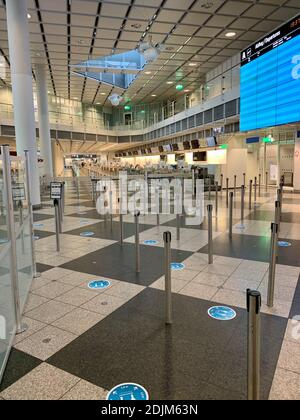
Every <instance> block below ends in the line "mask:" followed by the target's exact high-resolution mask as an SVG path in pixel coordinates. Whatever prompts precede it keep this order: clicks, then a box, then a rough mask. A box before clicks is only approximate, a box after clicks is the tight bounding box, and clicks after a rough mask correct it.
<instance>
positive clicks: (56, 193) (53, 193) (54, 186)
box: [50, 182, 63, 200]
mask: <svg viewBox="0 0 300 420" xmlns="http://www.w3.org/2000/svg"><path fill="white" fill-rule="evenodd" d="M62 187H63V184H62V183H61V182H51V184H50V197H51V200H55V199H56V200H60V199H61V197H62Z"/></svg>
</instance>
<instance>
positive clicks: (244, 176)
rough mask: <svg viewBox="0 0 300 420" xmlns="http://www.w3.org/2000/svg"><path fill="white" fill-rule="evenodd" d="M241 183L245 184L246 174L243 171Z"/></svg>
mask: <svg viewBox="0 0 300 420" xmlns="http://www.w3.org/2000/svg"><path fill="white" fill-rule="evenodd" d="M243 185H244V186H246V174H245V173H243Z"/></svg>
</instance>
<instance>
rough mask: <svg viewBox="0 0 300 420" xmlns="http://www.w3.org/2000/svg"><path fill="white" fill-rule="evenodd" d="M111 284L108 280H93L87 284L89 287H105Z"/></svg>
mask: <svg viewBox="0 0 300 420" xmlns="http://www.w3.org/2000/svg"><path fill="white" fill-rule="evenodd" d="M110 285H111V283H110V281H108V280H94V281H90V282H89V284H88V288H89V289H93V290H94V289H107V288H108V287H109V286H110Z"/></svg>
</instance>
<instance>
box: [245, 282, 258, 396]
mask: <svg viewBox="0 0 300 420" xmlns="http://www.w3.org/2000/svg"><path fill="white" fill-rule="evenodd" d="M261 304H262V299H261V294H260V292H258V291H256V290H253V291H252V290H247V311H248V364H247V365H248V366H247V368H248V369H247V370H248V375H247V376H248V378H247V379H248V387H247V388H248V392H247V394H248V401H259V400H260V383H261V376H260V375H261V315H260V310H261Z"/></svg>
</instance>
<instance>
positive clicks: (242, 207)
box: [241, 185, 245, 227]
mask: <svg viewBox="0 0 300 420" xmlns="http://www.w3.org/2000/svg"><path fill="white" fill-rule="evenodd" d="M244 220H245V185H242V187H241V226H242V227H243V226H244Z"/></svg>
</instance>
